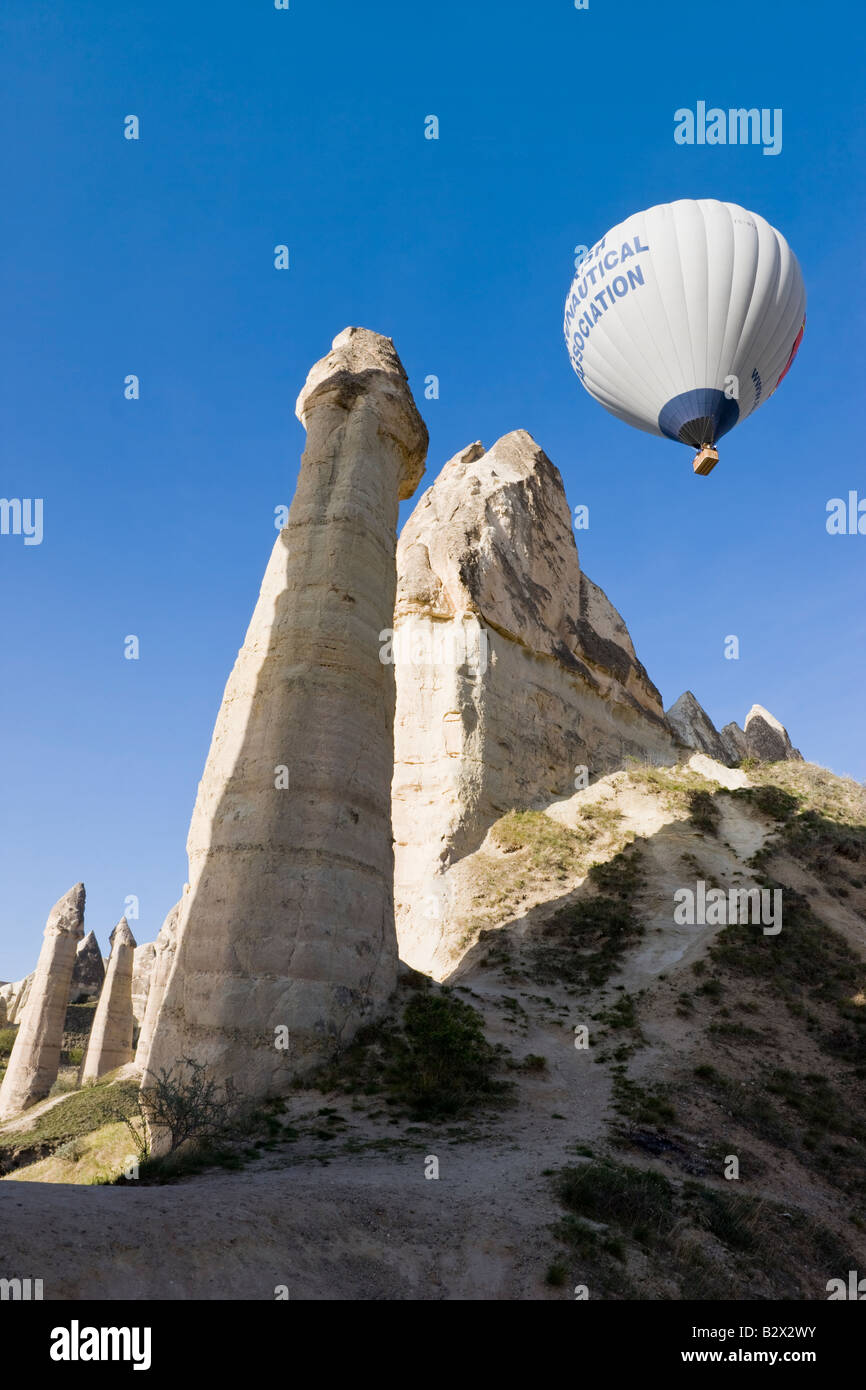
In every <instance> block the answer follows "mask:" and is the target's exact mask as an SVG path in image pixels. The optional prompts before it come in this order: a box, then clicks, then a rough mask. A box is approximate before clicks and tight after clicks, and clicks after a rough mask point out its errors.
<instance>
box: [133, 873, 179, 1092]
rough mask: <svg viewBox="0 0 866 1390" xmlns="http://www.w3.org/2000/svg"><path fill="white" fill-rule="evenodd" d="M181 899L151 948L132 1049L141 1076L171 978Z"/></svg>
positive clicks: (145, 1067) (146, 1063) (148, 1056)
mask: <svg viewBox="0 0 866 1390" xmlns="http://www.w3.org/2000/svg"><path fill="white" fill-rule="evenodd" d="M182 907H183V898H181V899H180V901H179V902H176V903H175V905H174V907H173V908H172V909H171V911H170V912H169V914H168V916H167V917H166V919H165V921H164V922H163V924H162V926H161V927H160V929H159V936H158V937H157V938H156V942H155V944H154V957H153V966H152V968H151V974H150V987H149V989H148V992H147V1004H146V1007H145V1010H144V1018H143V1019H142V1023H141V1032H140V1033H139V1035H138V1046H137V1047H136V1049H135V1065H136V1066H137V1067H139V1068H140V1069H141V1071H142V1072H145V1071H147V1069H148V1061H149V1058H150V1048H151V1044H152V1042H153V1030H154V1027H155V1025H156V1020H157V1018H158V1016H159V1011H160V1009H161V1007H162V1001H163V998H164V997H165V987H166V985H167V984H168V978H169V975H170V974H171V967H172V965H173V963H174V952H175V947H176V946H177V924H178V921H179V920H180V913H181V908H182Z"/></svg>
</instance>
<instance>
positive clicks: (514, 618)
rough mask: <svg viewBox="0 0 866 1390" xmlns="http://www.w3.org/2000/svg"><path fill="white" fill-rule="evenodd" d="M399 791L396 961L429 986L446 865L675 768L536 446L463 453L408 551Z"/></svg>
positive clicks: (399, 609) (653, 706) (403, 565)
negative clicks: (597, 793) (580, 789)
mask: <svg viewBox="0 0 866 1390" xmlns="http://www.w3.org/2000/svg"><path fill="white" fill-rule="evenodd" d="M397 567H398V586H397V604H396V611H395V619H394V636H393V642H392V643H390V644H389V646H388V648H387V650H386V651H385V653H384V659H393V660H394V662H395V665H396V672H397V714H396V724H395V771H394V792H393V814H394V838H395V854H396V866H395V902H396V910H397V925H398V935H399V940H400V953H401V956H402V957H403V959H404V960H406V961H407V962H408V963H409V964H410V965H413V966H415V967H416V968H417V969H422V970H426V969H430V968H431V963H432V961H433V960H434V957H436V955H437V952H438V951H439V948H440V946H441V944H442V942H443V941H447V938H448V935H449V932H450V931H451V929H452V922H451V920H450V917H449V910H448V886H447V873H448V869H449V866H450V865H451V864H452V863H454V862H455V861H456V860H458V859H460V858H461V857H462V856H464V855H467V854H469V853H472V852H473V851H474V850H475V849H477V848H478V845H479V844H480V842H481V840H482V839H483V837H484V835H485V833H486V832H487V830H488V829H489V827H490V825H491V824H492V823H493V821H494V820H496V819H497V817H499V816H500V815H502V814H503V813H504V812H505V811H507V810H509V809H510V808H512V807H518V808H530V807H533V806H539V805H545V804H547V803H548V802H549V801H551V800H552V799H554V798H557V797H562V796H565V795H570V794H571V793H572V792H573V791H574V788H575V785H576V783H575V777H576V776H580V775H581V772H580V769H581V768H586V769H588V774H589V775H591V776H593V777H595V776H597V775H599V774H601V773H604V772H607V771H610V770H611V769H613V768H616V767H619V766H621V765H622V762H623V761H624V759H625V758H626V757H628V756H629V755H632V756H635V757H637V758H639V759H642V760H648V761H650V762H668V763H671V762H673V761H675V757H676V748H675V743H674V738H673V736H672V733H671V730H670V728H669V726H668V724H667V722H666V720H665V717H664V711H663V708H662V702H661V697H660V695H659V693H658V691H657V690H656V688H655V686H654V685H653V683H652V681H651V680H650V679H649V676H648V675H647V673H646V671H645V670H644V668H643V666H642V665H641V663H640V662H639V661H638V659H637V657H636V655H635V651H634V647H633V646H632V643H631V639H630V637H629V634H628V631H627V629H626V626H625V623H624V622H623V620H622V618H621V617H620V615H619V613H618V612H617V611H616V609H615V608H614V607H613V605H612V604H611V603H610V602H609V600H608V599H607V598H606V597H605V595H604V593H603V592H602V590H601V589H599V588H598V586H597V585H595V584H593V583H592V581H591V580H590V579H588V578H587V577H586V575H584V574H582V573H581V569H580V561H579V558H578V553H577V546H576V544H575V540H574V531H573V526H572V517H571V512H570V510H569V506H568V502H567V501H566V497H565V491H564V488H563V484H562V479H561V477H560V474H559V472H558V470H557V469H556V467H555V466H554V465H553V463H551V461H550V459H549V458H548V457H547V456H546V454H545V453H544V452H543V450H542V449H541V448H539V446H538V444H536V442H535V440H534V439H533V438H532V437H531V435H529V434H527V433H526V431H525V430H516V431H514V433H512V434H508V435H505V436H504V437H503V438H502V439H500V440H498V441H497V443H496V444H495V445H494V446H493V447H492V448H491V449H489V450H486V451H485V449H484V447H483V445H481V444H480V443H476V444H471V445H469V446H468V448H466V449H463V450H461V452H460V453H459V454H457V455H455V457H454V458H452V459H451V460H450V461H449V462H448V463H447V464H446V465H445V467H444V468H443V470H442V472H441V473H440V474H439V477H438V478H437V479H436V481H435V483H434V484H433V486H432V487H431V488H428V490H427V491H426V492H425V493H424V495H423V497H421V499H420V500H419V502H418V504H417V506H416V507H415V510H414V511H413V513H412V515H411V516H410V517H409V519H408V521H407V522H406V524H405V526H404V528H403V532H402V534H401V537H400V542H399V545H398V548H397Z"/></svg>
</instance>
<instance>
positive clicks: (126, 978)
mask: <svg viewBox="0 0 866 1390" xmlns="http://www.w3.org/2000/svg"><path fill="white" fill-rule="evenodd" d="M109 940H110V942H111V955H110V957H109V960H108V970H107V972H106V976H105V983H104V985H103V986H102V993H101V994H100V996H99V1003H98V1004H97V1006H96V1013H95V1014H94V1017H93V1027H92V1028H91V1030H90V1038H89V1041H88V1043H87V1052H86V1053H85V1056H84V1061H83V1063H82V1065H81V1077H80V1081H81V1084H83V1083H84V1082H85V1081H98V1079H99V1077H100V1076H104V1075H105V1073H106V1072H109V1071H114V1069H115V1067H122V1066H125V1065H126V1063H127V1062H131V1061H132V1028H133V1018H132V965H133V958H134V956H135V937H134V936H133V934H132V932H131V931H130V930H129V923H128V922H127V920H126V918H125V917H121V919H120V921H119V922H118V924H117V926H116V927H115V928H114V931H113V932H112V933H111V936H110V937H109Z"/></svg>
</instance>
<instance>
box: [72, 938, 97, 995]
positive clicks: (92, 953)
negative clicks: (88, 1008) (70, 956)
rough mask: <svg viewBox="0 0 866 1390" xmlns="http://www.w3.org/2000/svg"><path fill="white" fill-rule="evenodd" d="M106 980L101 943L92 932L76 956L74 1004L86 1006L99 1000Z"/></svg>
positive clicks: (73, 979) (73, 982)
mask: <svg viewBox="0 0 866 1390" xmlns="http://www.w3.org/2000/svg"><path fill="white" fill-rule="evenodd" d="M104 980H105V964H104V962H103V959H102V952H101V951H100V949H99V943H98V942H97V940H96V936H95V934H94V933H93V932H92V931H89V932H88V933H87V935H86V936H85V938H84V940H83V941H82V942H81V944H80V946H79V947H78V950H77V952H76V955H75V968H74V970H73V971H72V988H71V992H70V999H71V1002H72V1003H73V1004H86V1003H87V1002H88V1000H91V999H98V998H99V992H100V990H101V989H102V985H103V982H104Z"/></svg>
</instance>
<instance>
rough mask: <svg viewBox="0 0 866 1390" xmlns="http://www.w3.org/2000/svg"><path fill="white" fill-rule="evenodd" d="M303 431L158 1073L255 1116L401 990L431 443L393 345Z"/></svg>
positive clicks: (351, 369)
mask: <svg viewBox="0 0 866 1390" xmlns="http://www.w3.org/2000/svg"><path fill="white" fill-rule="evenodd" d="M297 414H298V417H299V419H300V420H301V421H302V423H303V424H304V425H305V426H306V429H307V447H306V449H305V451H304V455H303V459H302V464H301V472H300V477H299V480H298V487H297V492H296V494H295V498H294V501H293V503H292V507H291V512H290V515H289V520H288V524H287V526H286V527H285V529H284V530H283V531H282V532H281V534H280V536H279V538H278V539H277V542H276V545H275V547H274V551H273V554H272V556H271V560H270V563H269V565H268V568H267V572H266V574H265V578H264V582H263V584H262V590H261V594H260V597H259V601H258V604H257V606H256V609H255V612H254V614H253V617H252V621H251V623H250V626H249V629H248V631H247V635H246V638H245V640H244V645H243V647H242V649H241V652H240V654H239V656H238V660H237V662H236V664H235V667H234V670H233V671H232V674H231V676H230V677H229V681H228V685H227V686H226V691H225V696H224V699H223V704H222V708H221V709H220V712H219V716H218V718H217V723H216V727H215V730H214V735H213V741H212V743H211V748H210V752H209V754H208V759H207V765H206V767H205V771H204V776H203V777H202V780H201V783H200V786H199V792H198V798H197V800H196V806H195V810H194V812H193V818H192V823H191V826H190V832H189V839H188V842H187V848H188V851H189V857H190V872H189V880H190V890H189V893H188V894H187V895H186V897H185V899H184V905H183V909H182V912H181V918H180V922H179V925H178V944H177V949H176V952H175V958H174V963H173V966H172V969H171V974H170V978H169V981H168V985H167V987H166V991H165V997H164V999H163V1002H162V1006H161V1008H160V1010H159V1014H158V1017H157V1020H156V1024H155V1028H154V1034H153V1042H152V1045H151V1048H150V1053H149V1057H148V1065H149V1068H150V1071H151V1072H152V1073H158V1072H159V1070H160V1069H161V1068H163V1067H164V1068H166V1069H168V1070H170V1069H171V1068H172V1067H173V1066H175V1065H176V1064H177V1062H178V1060H179V1059H180V1058H182V1057H184V1056H187V1055H188V1056H191V1057H193V1058H195V1059H196V1060H198V1061H201V1062H204V1063H206V1064H207V1065H208V1067H209V1071H210V1075H211V1076H213V1077H215V1078H217V1079H222V1078H226V1077H228V1076H231V1077H232V1078H233V1079H234V1081H235V1083H236V1084H237V1085H238V1086H239V1088H240V1089H241V1090H242V1092H243V1094H244V1096H245V1097H250V1098H254V1097H259V1096H263V1095H267V1094H269V1093H272V1092H279V1091H280V1090H281V1089H283V1088H284V1087H285V1084H286V1082H287V1080H288V1079H289V1078H291V1077H292V1076H293V1075H295V1074H300V1073H303V1072H305V1071H308V1070H309V1069H311V1068H312V1067H314V1066H315V1065H317V1064H318V1063H319V1062H321V1061H322V1060H323V1059H324V1058H327V1057H329V1056H330V1055H332V1053H333V1051H334V1049H335V1047H336V1046H337V1045H338V1044H339V1043H340V1042H341V1041H345V1040H347V1039H348V1038H349V1037H350V1036H351V1035H352V1034H353V1032H354V1031H355V1030H356V1029H357V1028H358V1027H359V1026H360V1025H361V1024H362V1023H363V1022H365V1021H368V1020H369V1019H371V1018H372V1017H373V1016H374V1015H375V1013H376V1012H377V1010H379V1009H380V1008H381V1007H382V1005H383V1004H384V1003H385V1001H386V1000H387V998H388V997H389V995H390V994H391V992H392V990H393V987H394V984H395V981H396V971H397V945H396V935H395V931H394V915H393V851H392V844H391V803H390V784H391V773H392V767H393V743H392V723H393V711H394V672H393V667H391V666H388V665H385V664H383V663H382V662H381V661H380V659H379V647H380V640H379V634H380V632H381V631H382V630H383V629H385V628H388V627H390V625H391V622H392V614H393V611H394V593H395V585H396V569H395V561H394V554H395V548H396V525H397V511H398V502H399V500H400V499H401V498H406V497H409V496H411V494H412V492H413V491H414V489H415V487H416V486H417V484H418V481H419V479H420V477H421V473H422V471H423V466H424V457H425V452H426V447H427V431H426V429H425V427H424V424H423V422H422V420H421V417H420V416H419V414H418V412H417V410H416V408H415V404H414V402H413V400H412V395H411V392H410V390H409V386H408V382H407V379H406V374H405V372H404V371H403V367H402V365H401V363H400V359H399V358H398V356H397V353H396V352H395V350H394V347H393V344H392V343H391V342H390V341H389V340H388V339H387V338H382V337H380V336H379V335H378V334H375V333H370V332H368V331H367V330H365V329H358V328H353V329H346V330H345V331H344V332H343V333H341V334H340V335H339V337H338V338H336V339H335V340H334V344H333V349H332V351H331V352H330V353H328V355H327V356H326V357H325V358H324V359H323V360H322V361H321V362H319V363H317V364H316V366H314V367H313V369H312V371H311V372H310V374H309V376H308V378H307V382H306V385H305V386H304V389H303V391H302V392H301V394H300V397H299V399H298V405H297ZM281 1029H285V1030H288V1048H287V1049H283V1048H278V1047H277V1046H275V1040H276V1034H277V1030H281ZM283 1036H284V1035H283Z"/></svg>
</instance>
